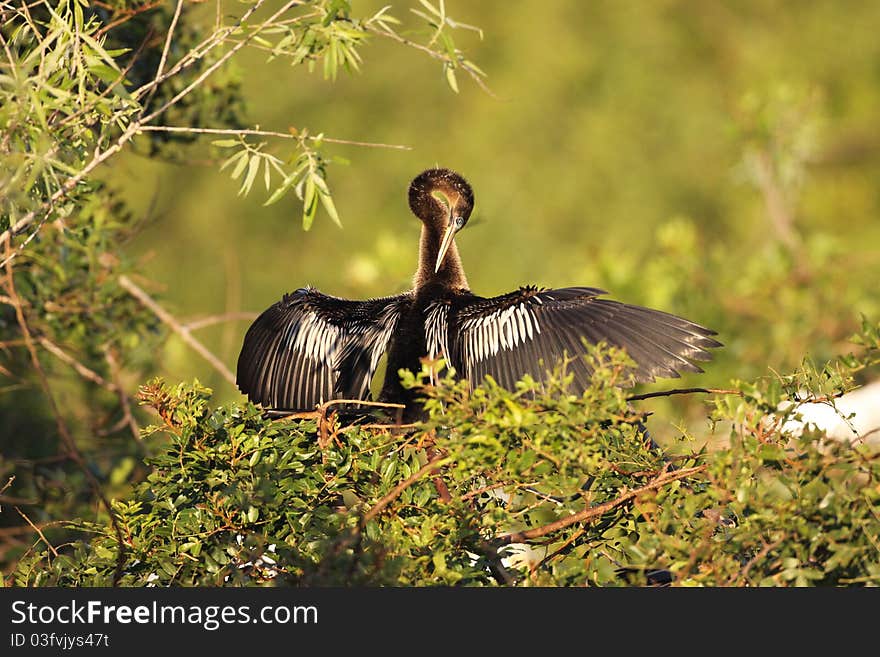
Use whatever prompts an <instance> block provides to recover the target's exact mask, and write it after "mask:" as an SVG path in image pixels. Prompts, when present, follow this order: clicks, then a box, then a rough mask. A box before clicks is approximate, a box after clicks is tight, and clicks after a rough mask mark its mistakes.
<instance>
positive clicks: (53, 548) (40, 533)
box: [15, 507, 58, 557]
mask: <svg viewBox="0 0 880 657" xmlns="http://www.w3.org/2000/svg"><path fill="white" fill-rule="evenodd" d="M15 510H16V511H18V515H20V516H21V517H22V518H24V520H25V522H26V523H27V524H29V525H30V526H31V528H32V529H33V530H34V531H35V532H37V536H39V537H40V538H41V539H42V540H43V543H45V544H46V547H48V548H49V551H50V552H51V553H52V554H54V555H55V556H56V557H57V556H58V551H57V550H56V549H55V546H54V545H52V544H51V543H50V542H49V539H48V538H46V536H45V535H44V534H43V532H42V530H41V529H40V528H39V527H37V526H36V525H35V524H34V523H32V522H31V519H30V518H28V517H27V516H26V515H25V514H24V513H22V510H21V509H19V508H18V507H15Z"/></svg>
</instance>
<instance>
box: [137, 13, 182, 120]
mask: <svg viewBox="0 0 880 657" xmlns="http://www.w3.org/2000/svg"><path fill="white" fill-rule="evenodd" d="M182 9H183V0H177V6H176V7H175V8H174V16H173V17H172V18H171V25H169V26H168V34H166V35H165V45H164V46H163V47H162V56H161V57H159V66H158V67H157V68H156V75H154V76H153V79H154V80H158V79H159V78H161V77H162V73H164V72H165V62H166V61H168V52H169V51H170V50H171V41H172V40H173V39H174V30H175V29H177V21H178V20H179V19H180V12H181V10H182ZM158 88H159V87H153V88H152V89H150V93H148V94H147V97H146V98H144V102H143V106H144V107H146V106H147V105H149V104H150V99H151V98H152V97H153V94H155V93H156V89H158Z"/></svg>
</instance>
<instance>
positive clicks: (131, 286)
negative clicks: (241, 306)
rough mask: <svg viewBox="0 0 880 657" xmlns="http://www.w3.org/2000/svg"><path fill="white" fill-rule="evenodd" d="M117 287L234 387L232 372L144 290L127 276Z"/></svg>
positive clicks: (121, 277)
mask: <svg viewBox="0 0 880 657" xmlns="http://www.w3.org/2000/svg"><path fill="white" fill-rule="evenodd" d="M118 280H119V285H120V286H121V287H122V288H123V289H125V290H126V291H127V292H128V293H129V294H131V296H133V297H134V298H135V299H137V300H138V301H140V302H141V304H143V306H144V307H145V308H147V309H149V310H151V311H152V312H153V314H155V315H156V317H158V318H159V319H160V320H162V322H163V323H164V324H167V325H168V326H169V327H170V328H171V329H172V330H173V331H174V332H175V333H177V335H179V336H180V337H181V339H182V340H183V341H184V342H186V343H187V344H188V345H189V346H190V347H192V348H193V349H194V350H195V351H196V352H197V353H198V354H199V355H200V356H201V357H202V358H204V359H205V360H206V361H208V362H209V363H210V364H211V366H212V367H213V368H214V369H215V370H217V371H218V372H219V373H220V375H221V376H222V377H223V378H224V379H226V380H227V381H229V383H231V384H232V385H233V386H234V385H235V376H234V375H233V374H232V372H230V371H229V368H227V367H226V365H224V364H223V362H222V361H221V360H220V359H219V358H217V357H216V356H215V355H214V354H213V353H211V351H210V350H209V349H208V348H207V347H205V345H203V344H202V343H201V342H199V340H198V339H196V338H195V337H193V335H192V333H191V332H190V330H189V329H188V328H187V327H186V326H184V325H183V324H181V323H180V322H178V321H177V320H176V319H175V318H174V316H173V315H172V314H171V313H169V312H168V311H167V310H165V309H164V308H163V307H162V306H160V305H159V304H158V303H156V301H155V300H154V299H153V298H152V297H151V296H150V295H149V294H147V293H146V292H145V291H144V290H142V289H141V288H140V287H138V286H137V285H136V284H135V283H134V282H133V281H132V280H131V279H130V278H129V277H128V276H126V275H125V274H123V275H121V276H120V277H119V279H118Z"/></svg>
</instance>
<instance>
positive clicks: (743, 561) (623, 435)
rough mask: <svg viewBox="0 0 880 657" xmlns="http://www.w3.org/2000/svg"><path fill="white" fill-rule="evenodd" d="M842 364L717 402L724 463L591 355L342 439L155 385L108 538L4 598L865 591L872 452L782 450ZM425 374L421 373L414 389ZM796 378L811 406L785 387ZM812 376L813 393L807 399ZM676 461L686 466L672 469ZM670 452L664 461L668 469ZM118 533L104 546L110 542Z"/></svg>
mask: <svg viewBox="0 0 880 657" xmlns="http://www.w3.org/2000/svg"><path fill="white" fill-rule="evenodd" d="M861 342H862V343H863V345H864V346H865V347H866V348H864V349H863V351H862V352H861V353H860V354H859V355H852V356H850V357H848V358H846V359H844V360H843V361H841V362H837V363H832V364H829V365H828V366H826V367H825V368H824V369H823V370H822V371H821V372H820V371H816V370H815V369H810V368H805V369H804V370H802V371H801V372H799V373H797V374H796V375H793V376H791V377H785V378H781V379H767V380H761V381H758V382H755V383H748V384H746V383H742V384H740V385H738V386H737V388H736V389H734V390H730V391H726V392H724V393H722V394H716V395H715V396H714V397H713V401H712V404H711V406H712V410H711V414H710V419H711V421H712V422H714V423H715V424H716V427H719V428H720V427H725V429H718V431H719V433H721V432H723V431H727V433H728V435H727V440H728V445H727V446H725V447H719V448H715V449H699V450H696V451H694V450H693V449H688V447H689V446H688V441H689V437H688V436H687V435H683V436H681V437H680V440H679V444H677V445H670V446H667V447H666V448H665V449H662V448H660V447H659V446H658V445H656V444H655V443H654V442H653V441H652V440H651V439H650V437H649V436H648V435H647V434H646V433H645V425H644V421H645V417H646V414H645V413H644V412H642V411H640V410H638V409H637V408H636V407H635V406H634V403H633V402H631V401H628V397H627V392H626V391H625V389H624V388H622V387H621V385H620V384H621V383H625V382H626V376H627V371H628V367H627V360H626V358H625V355H624V354H620V353H615V352H602V351H598V350H597V351H595V352H594V353H593V354H592V355H591V358H593V359H594V364H595V365H596V366H597V368H598V369H597V374H596V376H595V379H594V382H593V385H592V386H591V387H590V388H589V389H588V390H587V391H586V392H585V393H584V394H583V395H582V396H574V395H571V394H568V393H567V392H566V390H565V388H564V384H565V382H566V378H565V376H564V370H560V371H557V372H556V373H555V375H554V376H553V377H551V378H550V379H549V381H548V382H547V383H546V384H545V385H538V384H537V383H535V382H534V381H533V380H531V379H528V378H527V379H526V380H524V381H521V382H520V383H519V385H518V389H517V390H516V391H515V392H509V391H507V390H504V389H503V388H500V387H499V386H497V385H496V384H495V383H494V382H493V381H491V379H487V381H486V382H485V383H484V385H482V386H479V387H477V388H475V389H473V390H470V389H469V388H468V386H467V384H466V383H465V382H456V381H455V380H454V378H453V377H452V376H447V377H446V378H442V379H440V380H439V381H437V383H436V385H428V384H427V383H426V382H427V381H428V380H429V378H430V377H429V375H430V374H431V367H434V368H436V364H426V365H425V367H424V369H423V372H422V373H421V375H420V376H418V377H415V376H412V375H411V374H410V375H405V376H404V380H405V383H406V384H407V385H410V386H418V387H419V388H420V390H421V391H422V392H423V393H424V395H425V399H426V401H425V408H426V410H427V411H428V417H427V419H426V420H425V421H424V422H422V423H418V424H417V425H415V426H411V427H404V426H398V427H395V426H394V425H393V424H381V423H378V422H376V421H375V420H376V418H372V420H371V421H370V422H368V423H365V422H364V420H358V421H355V422H354V423H351V424H348V426H343V425H342V424H340V422H339V416H338V415H336V414H335V413H334V412H333V411H332V407H331V408H325V409H324V410H323V411H322V413H319V414H317V416H316V417H312V418H308V419H304V418H299V419H295V418H287V419H275V420H273V419H270V418H267V417H265V416H264V414H262V412H261V411H260V409H258V408H257V407H255V406H253V405H251V404H248V405H247V406H240V405H237V404H233V405H229V406H220V407H214V406H213V405H212V403H211V391H210V390H208V389H206V388H204V387H202V386H200V385H199V384H198V383H194V384H192V385H177V386H169V385H166V384H164V383H162V382H161V381H154V382H151V383H150V384H149V385H147V386H145V387H143V388H142V390H141V393H140V398H141V400H142V401H143V403H146V404H149V405H150V406H152V407H153V408H154V409H155V410H156V411H157V412H158V413H159V415H160V417H161V418H162V420H163V424H162V425H159V426H154V427H151V428H149V429H147V430H146V433H147V434H148V435H150V436H152V437H151V438H150V440H152V441H159V442H160V443H161V446H162V448H161V450H159V451H158V453H157V455H156V456H155V457H153V458H151V459H149V465H150V466H151V467H152V474H150V476H149V477H148V479H147V481H145V482H144V483H142V484H140V486H139V487H138V488H137V490H136V491H135V492H134V494H133V495H131V496H130V497H128V498H127V499H124V500H120V501H116V502H115V503H114V504H113V507H114V509H115V511H116V513H117V514H118V523H119V526H120V527H121V534H117V533H116V532H115V531H114V530H113V528H112V527H110V526H109V525H107V524H101V523H97V524H96V523H83V522H79V523H76V529H78V530H79V531H82V532H85V533H87V534H89V535H90V539H89V540H85V541H80V542H78V543H77V544H76V545H75V546H74V548H73V550H72V551H69V552H67V553H65V554H62V555H53V554H52V553H51V552H50V551H49V550H44V551H42V552H41V553H39V554H37V555H33V556H32V557H29V558H27V559H25V560H23V561H22V562H21V563H20V564H19V567H18V569H17V571H16V573H15V582H16V584H19V585H62V586H96V585H110V584H113V583H116V584H120V585H125V586H144V585H160V586H168V585H185V586H186V585H214V586H223V585H261V584H276V585H282V584H287V585H390V586H426V585H453V584H455V585H468V586H491V585H517V584H518V585H632V584H640V585H643V584H649V583H661V582H671V583H674V584H678V585H689V586H700V585H715V586H723V585H728V586H756V585H760V586H764V585H772V586H784V585H811V584H821V585H852V584H872V585H873V584H878V583H880V551H878V548H877V537H878V536H880V517H878V515H877V513H876V506H877V502H878V499H880V452H878V451H877V450H876V447H875V448H872V447H871V446H870V445H868V444H850V443H846V442H836V441H828V440H825V438H824V436H823V435H822V434H821V433H820V432H818V431H805V432H803V433H802V434H801V435H798V436H792V435H788V434H785V433H782V432H781V430H780V427H781V426H782V425H783V424H784V422H785V421H786V420H787V419H789V418H790V416H791V414H793V413H795V411H788V412H787V413H780V412H779V411H778V409H779V407H780V404H781V403H782V402H784V401H785V400H792V399H803V398H804V395H805V394H807V395H808V396H810V397H811V398H814V399H827V400H828V401H829V402H831V401H832V400H833V399H834V397H835V396H836V395H837V394H839V393H840V392H841V391H842V390H844V389H845V388H846V387H847V385H848V384H849V383H850V382H851V378H850V377H851V375H852V374H853V372H856V371H858V370H860V369H862V368H864V367H866V366H868V365H872V364H875V363H876V362H878V359H880V327H873V328H872V327H869V326H866V332H865V334H864V335H863V336H861ZM434 378H436V377H434ZM811 380H812V381H814V384H813V385H812V387H811V388H809V389H805V387H804V386H805V384H807V383H808V382H809V381H811ZM822 380H824V381H825V382H826V383H825V387H824V388H822V389H820V387H819V384H818V382H819V381H822ZM688 452H690V453H688ZM676 453H677V454H678V455H677V456H675V455H674V454H676ZM120 535H121V536H122V543H121V544H120V541H119V536H120Z"/></svg>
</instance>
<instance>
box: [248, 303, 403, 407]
mask: <svg viewBox="0 0 880 657" xmlns="http://www.w3.org/2000/svg"><path fill="white" fill-rule="evenodd" d="M411 302H412V297H411V295H409V294H404V295H399V296H395V297H385V298H382V299H370V300H368V301H351V300H348V299H340V298H338V297H332V296H328V295H325V294H321V293H320V292H318V291H317V290H315V289H314V288H310V287H309V288H301V289H299V290H297V291H296V292H293V293H292V294H286V295H284V298H283V299H282V300H281V301H279V302H277V303H275V304H273V305H272V306H270V307H269V308H267V309H266V310H265V311H264V312H263V313H262V314H261V315H260V316H259V317H258V318H257V319H256V320H255V321H254V323H253V324H252V325H251V326H250V328H249V329H248V331H247V333H246V334H245V338H244V344H243V345H242V348H241V353H240V354H239V357H238V370H237V375H236V383H237V384H238V387H239V389H240V390H241V391H242V392H243V393H245V394H246V395H247V396H248V398H249V399H250V400H251V401H253V402H254V403H259V404H262V405H263V406H264V407H265V408H270V409H275V410H313V409H314V408H315V406H317V405H318V404H321V403H323V402H325V401H328V400H330V399H340V398H345V399H367V398H368V397H369V391H370V379H371V378H372V376H373V373H374V372H375V370H376V366H377V364H378V361H379V358H380V357H381V355H382V354H383V353H384V352H385V349H386V348H387V346H388V342H389V339H390V336H391V334H392V333H393V331H394V328H395V327H396V325H397V321H398V319H399V318H400V315H401V313H402V311H403V310H404V309H405V308H406V307H407V306H408V305H409V304H410V303H411Z"/></svg>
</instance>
